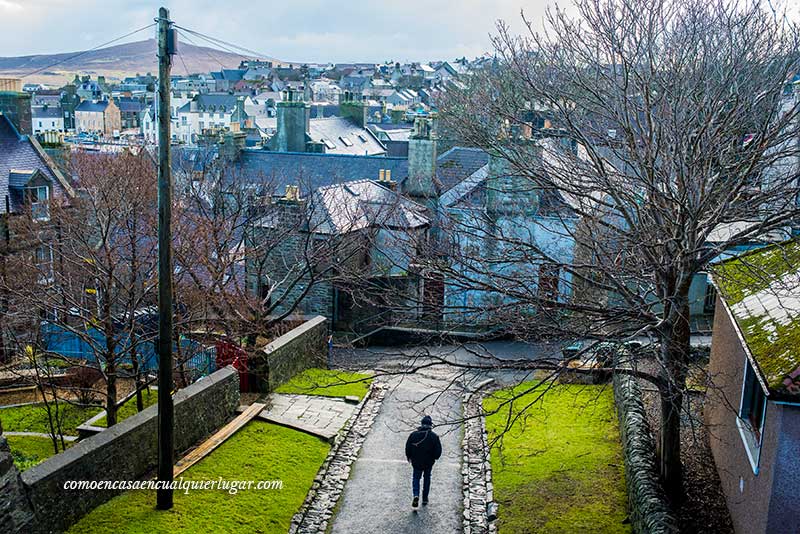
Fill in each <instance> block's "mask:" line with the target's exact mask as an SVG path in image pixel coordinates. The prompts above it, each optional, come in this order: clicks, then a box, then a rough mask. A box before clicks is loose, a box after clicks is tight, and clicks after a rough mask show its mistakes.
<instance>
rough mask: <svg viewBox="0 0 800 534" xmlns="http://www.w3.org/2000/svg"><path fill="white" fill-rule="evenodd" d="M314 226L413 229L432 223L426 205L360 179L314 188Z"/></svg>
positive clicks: (322, 229)
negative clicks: (426, 213)
mask: <svg viewBox="0 0 800 534" xmlns="http://www.w3.org/2000/svg"><path fill="white" fill-rule="evenodd" d="M312 205H313V206H314V208H313V210H314V211H313V212H312V214H311V221H310V222H311V226H312V228H314V231H315V232H318V233H322V234H347V233H350V232H355V231H358V230H361V229H364V228H370V227H372V228H376V227H379V228H389V229H394V230H411V229H414V228H421V227H424V226H427V225H428V224H430V219H428V217H427V216H426V215H425V208H424V207H423V206H421V205H420V204H417V203H416V202H413V201H411V200H409V199H407V198H405V197H403V196H402V195H400V194H398V193H397V192H395V191H393V190H391V189H389V188H387V187H385V186H383V185H381V184H379V183H377V182H376V181H375V180H356V181H352V182H347V183H343V184H335V185H329V186H326V187H321V188H319V189H317V190H316V191H315V192H314V197H313V200H312Z"/></svg>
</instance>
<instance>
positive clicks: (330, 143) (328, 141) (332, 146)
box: [322, 139, 336, 150]
mask: <svg viewBox="0 0 800 534" xmlns="http://www.w3.org/2000/svg"><path fill="white" fill-rule="evenodd" d="M322 142H323V143H325V146H326V147H328V148H329V149H331V150H333V149H334V148H336V145H334V144H333V141H331V140H329V139H323V140H322Z"/></svg>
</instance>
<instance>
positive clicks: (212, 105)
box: [194, 93, 238, 111]
mask: <svg viewBox="0 0 800 534" xmlns="http://www.w3.org/2000/svg"><path fill="white" fill-rule="evenodd" d="M237 99H238V97H237V96H236V95H231V94H228V93H204V94H199V95H197V96H196V97H195V99H194V100H195V102H197V108H198V110H200V111H211V110H212V109H213V110H215V111H223V109H222V108H223V107H224V108H225V111H231V110H233V109H234V108H235V107H236V100H237Z"/></svg>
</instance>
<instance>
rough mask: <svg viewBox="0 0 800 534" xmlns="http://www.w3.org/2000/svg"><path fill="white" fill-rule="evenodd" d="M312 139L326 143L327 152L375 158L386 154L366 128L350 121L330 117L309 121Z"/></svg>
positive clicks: (384, 149)
mask: <svg viewBox="0 0 800 534" xmlns="http://www.w3.org/2000/svg"><path fill="white" fill-rule="evenodd" d="M309 128H310V130H311V131H310V132H309V134H310V135H311V139H312V140H313V141H322V142H323V143H325V151H326V152H328V153H335V154H352V155H357V156H375V155H378V154H385V153H386V148H385V147H384V146H383V145H382V144H381V142H380V141H378V139H377V138H376V137H375V136H374V135H373V134H372V132H370V131H369V130H367V129H366V128H362V127H360V126H358V125H356V124H354V123H353V122H351V121H350V120H349V119H344V118H341V117H328V118H322V119H312V120H311V121H309Z"/></svg>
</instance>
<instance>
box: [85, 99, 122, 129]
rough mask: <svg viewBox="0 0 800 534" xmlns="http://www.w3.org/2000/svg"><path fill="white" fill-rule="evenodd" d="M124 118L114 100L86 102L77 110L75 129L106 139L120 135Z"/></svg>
mask: <svg viewBox="0 0 800 534" xmlns="http://www.w3.org/2000/svg"><path fill="white" fill-rule="evenodd" d="M121 128H122V117H121V115H120V111H119V108H118V107H117V105H116V104H115V103H114V100H113V99H112V100H84V101H83V102H81V103H80V104H79V105H78V107H77V108H75V129H76V130H77V131H78V132H79V133H80V132H86V133H94V134H99V135H102V136H104V137H112V136H114V135H118V134H119V132H120V130H121Z"/></svg>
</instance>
